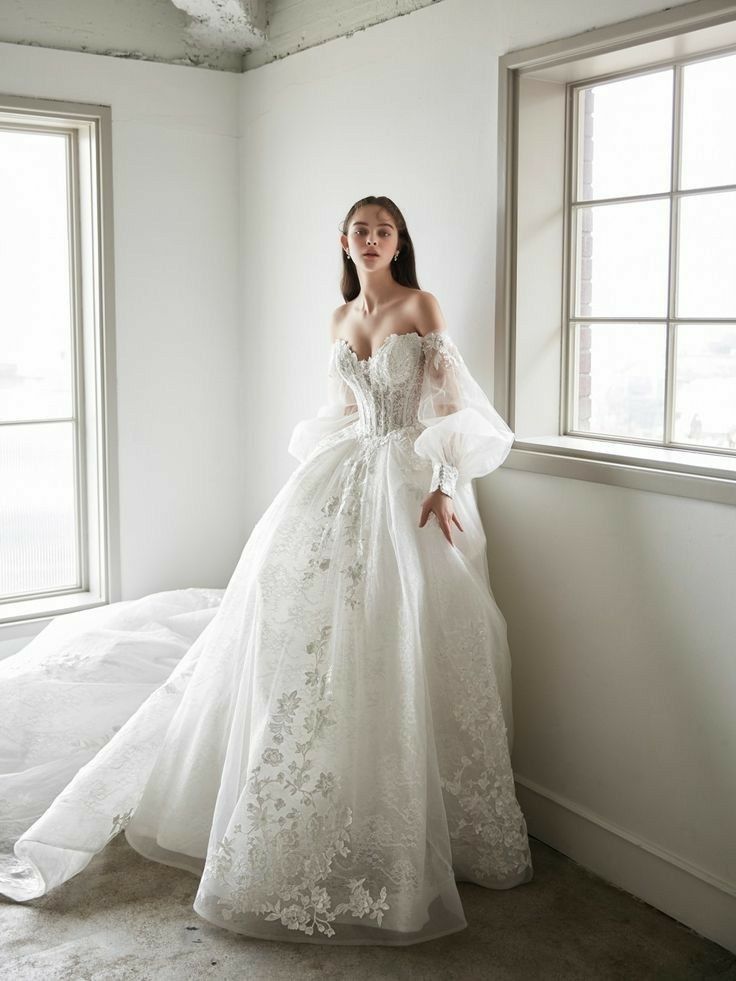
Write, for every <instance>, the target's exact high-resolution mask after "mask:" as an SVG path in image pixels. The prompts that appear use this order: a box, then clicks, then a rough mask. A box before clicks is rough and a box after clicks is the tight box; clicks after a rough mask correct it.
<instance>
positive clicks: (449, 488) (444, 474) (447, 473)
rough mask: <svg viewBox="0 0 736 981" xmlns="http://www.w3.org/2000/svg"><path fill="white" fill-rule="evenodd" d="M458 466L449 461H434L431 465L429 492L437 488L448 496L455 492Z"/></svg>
mask: <svg viewBox="0 0 736 981" xmlns="http://www.w3.org/2000/svg"><path fill="white" fill-rule="evenodd" d="M457 475H458V468H457V467H453V466H452V465H451V464H449V463H435V464H434V466H433V467H432V483H431V484H430V485H429V492H430V494H431V493H432V491H435V490H437V489H439V490H441V491H442V493H443V494H447V496H448V497H453V496H454V494H455V485H456V484H457Z"/></svg>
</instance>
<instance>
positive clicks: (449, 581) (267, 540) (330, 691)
mask: <svg viewBox="0 0 736 981" xmlns="http://www.w3.org/2000/svg"><path fill="white" fill-rule="evenodd" d="M341 243H342V248H343V260H342V261H343V282H342V292H343V297H344V299H345V301H346V302H345V303H344V305H343V306H341V307H340V308H339V309H338V310H336V311H335V313H334V315H333V323H332V338H331V339H332V345H331V348H330V358H329V365H328V399H327V402H326V403H325V405H324V406H323V407H322V408H321V409H320V410H319V412H318V414H317V415H316V417H314V418H312V419H308V420H304V421H302V422H300V423H299V424H298V425H297V426H296V428H295V430H294V432H293V435H292V438H291V442H290V444H289V449H290V451H291V453H292V454H293V455H294V456H296V458H297V459H298V460H299V461H300V465H299V466H298V467H297V468H296V470H295V471H294V472H293V473H292V475H291V476H290V478H289V479H288V480H287V482H286V484H285V485H284V486H283V487H282V488H281V490H280V491H279V493H278V494H277V495H276V497H275V499H274V501H273V502H272V503H271V505H270V506H269V508H268V509H267V510H266V512H265V513H264V514H263V516H262V517H261V519H260V520H259V522H258V523H257V524H256V526H255V528H254V529H253V532H252V534H251V536H250V538H249V539H248V541H247V543H246V545H245V547H244V549H243V552H242V555H241V557H240V560H239V562H238V564H237V567H236V569H235V571H234V573H233V576H232V578H231V580H230V582H229V584H228V587H227V589H226V590H225V591H224V594H223V595H222V597H221V601H219V603H218V600H219V597H213V595H212V591H209V592H208V591H203V594H201V595H195V596H194V599H192V595H191V592H190V591H181V592H182V593H187V597H186V601H187V602H186V603H184V608H183V609H178V608H177V607H176V604H174V608H173V609H172V607H171V606H170V605H169V606H167V605H166V603H167V602H168V601H169V594H165V593H164V594H156V595H155V596H153V597H146V598H145V600H140V601H133V603H132V604H131V603H128V604H112V606H111V607H108V608H106V609H105V610H104V611H90V612H91V613H92V614H93V615H94V616H95V617H96V620H95V623H94V627H95V628H96V629H99V627H100V626H102V627H106V628H107V630H108V636H109V635H110V634H111V635H112V636H116V634H115V631H116V630H117V631H119V632H122V629H123V627H124V628H125V630H126V633H125V636H126V638H127V643H130V639H131V637H132V638H133V639H134V640H135V638H138V637H140V639H141V644H140V645H139V647H138V648H137V649H136V650H137V653H138V661H139V662H140V663H143V664H148V661H147V659H146V653H145V652H148V651H149V650H152V648H151V644H152V643H154V641H155V642H157V643H160V642H161V630H158V631H156V630H154V631H153V632H152V631H151V622H152V619H154V618H155V614H156V611H157V610H158V611H159V613H160V621H161V623H160V626H161V628H162V629H163V628H164V627H165V628H166V630H168V631H169V632H170V631H171V628H172V624H173V623H174V621H175V619H176V618H177V617H178V616H179V614H181V615H182V616H183V617H184V618H186V615H187V613H189V614H192V613H197V612H199V613H200V614H201V617H200V620H199V621H198V623H197V624H195V625H194V626H192V623H191V620H186V623H187V624H188V628H189V632H188V633H186V632H185V640H184V642H183V644H182V645H181V646H182V647H183V648H184V649H185V650H186V653H183V656H180V658H179V659H178V661H177V663H176V666H175V667H174V668H173V670H171V671H170V673H167V674H166V676H165V680H163V679H159V680H160V681H161V683H158V684H157V685H156V687H155V688H154V689H153V690H152V691H150V692H149V691H147V692H146V697H145V698H144V700H142V702H141V703H140V704H139V705H138V706H137V707H135V708H131V706H130V701H129V697H130V696H129V693H128V701H127V702H126V703H125V705H124V708H122V709H121V710H120V713H119V715H120V722H121V723H124V724H121V725H120V726H119V727H118V726H115V727H114V728H115V730H116V731H114V732H106V731H105V727H104V726H101V725H100V723H98V722H95V720H94V713H93V712H92V711H91V710H90V709H89V708H88V710H87V711H84V708H85V704H87V705H89V703H90V701H91V698H92V696H91V694H88V695H85V694H84V692H82V694H81V696H79V697H78V703H79V704H78V707H77V710H76V711H75V715H74V720H75V721H74V722H70V723H69V724H70V725H71V726H72V730H73V732H74V742H75V745H76V746H78V745H79V744H80V743H83V744H84V745H85V746H86V751H87V752H88V753H89V758H88V760H87V762H86V763H84V765H81V766H80V765H79V757H76V762H75V763H74V764H72V768H73V767H74V766H76V767H78V769H77V770H76V772H75V773H74V775H72V774H71V773H70V772H68V771H69V769H70V765H69V763H66V764H62V763H61V762H59V763H58V764H55V763H54V762H53V760H52V759H51V757H52V756H53V751H52V749H51V748H50V747H51V743H52V739H51V738H50V736H49V733H51V735H52V736H59V735H60V732H61V727H60V726H58V725H57V726H54V722H53V720H54V718H55V717H56V716H58V715H59V714H60V713H61V709H60V708H58V707H57V706H56V705H55V699H54V698H53V697H52V696H50V695H49V694H48V693H47V692H46V693H45V694H39V696H38V698H39V699H40V700H43V699H44V698H45V699H46V707H45V708H44V707H43V706H41V707H40V709H41V712H42V714H43V716H44V718H43V722H42V723H38V722H37V721H36V720H37V719H38V716H39V706H37V705H33V704H32V702H33V697H34V696H33V692H34V691H36V690H39V686H38V684H37V685H34V684H33V681H34V680H35V681H36V682H39V678H38V675H39V674H43V677H44V678H45V679H46V680H48V678H49V676H53V677H54V678H56V679H57V680H58V679H59V678H61V681H62V683H64V684H66V685H67V686H69V693H68V696H67V697H68V698H72V700H73V694H72V693H73V692H75V691H77V690H78V689H77V688H76V687H75V685H74V682H75V681H78V682H80V683H81V682H82V680H83V679H85V678H86V677H87V676H88V675H89V673H90V671H96V672H97V676H96V680H97V681H99V680H101V677H105V676H106V672H108V671H112V669H110V668H108V667H106V666H104V665H102V664H101V659H100V657H99V656H98V658H97V661H96V662H95V661H94V658H95V653H94V651H95V650H96V648H95V644H94V643H90V642H89V640H88V641H87V643H86V644H84V643H80V640H79V638H80V636H81V634H80V633H79V632H77V634H74V632H73V631H72V637H73V638H74V639H75V642H76V643H77V645H78V647H77V653H76V654H75V655H74V656H72V657H71V659H70V656H69V643H68V637H67V639H66V640H65V641H64V643H58V644H57V645H56V646H54V643H53V642H52V643H50V644H49V643H47V644H46V646H45V648H44V649H43V650H42V651H41V652H40V654H36V656H35V657H34V656H32V655H33V644H31V645H28V647H27V648H26V649H25V650H24V651H23V652H20V654H18V655H15V656H14V657H13V658H10V659H9V660H8V662H6V663H5V664H3V665H0V678H2V679H3V685H2V691H3V693H4V697H5V698H6V699H8V700H9V704H10V703H11V702H12V704H15V705H17V704H18V700H17V691H16V690H15V689H14V685H17V684H18V683H20V684H22V685H25V687H24V688H23V697H22V698H21V700H20V702H21V705H22V706H23V709H22V712H21V713H19V712H18V710H17V708H16V713H15V719H11V721H10V722H9V723H8V724H7V725H8V728H7V729H6V731H5V733H3V734H2V737H3V740H4V741H3V744H2V747H3V752H2V754H1V755H2V757H4V758H5V759H6V761H7V766H6V768H5V772H6V777H4V778H0V838H1V837H2V828H3V821H4V822H5V829H6V831H5V837H6V839H7V838H8V837H11V838H13V839H16V838H17V841H15V850H14V855H13V856H12V858H11V859H10V860H9V861H7V862H6V865H5V866H4V872H3V869H2V867H0V892H3V893H4V894H5V895H7V896H10V897H11V898H14V899H17V900H27V899H33V898H35V897H37V896H40V895H42V894H44V893H45V892H48V891H49V889H51V888H54V887H55V886H57V885H59V884H60V883H61V882H64V881H65V880H67V879H68V878H70V877H71V876H72V875H75V874H77V873H78V872H79V871H81V869H83V868H84V866H85V865H86V864H87V863H88V862H89V859H90V857H91V856H92V855H93V854H94V853H96V852H98V851H99V850H100V849H101V848H103V847H104V845H105V844H106V842H107V841H109V840H110V839H111V838H112V837H114V836H115V835H116V834H117V833H118V832H119V831H121V830H123V829H124V830H125V836H126V839H127V840H128V842H129V843H130V844H131V845H132V846H133V848H135V849H137V850H138V851H139V852H140V853H141V854H143V855H145V856H147V857H149V858H151V859H154V860H156V861H160V862H164V863H166V864H170V865H174V866H177V867H179V868H183V869H187V870H189V871H191V872H193V873H194V874H195V875H197V876H198V877H199V886H198V889H197V893H196V896H195V900H194V909H195V911H196V912H197V913H199V914H200V915H201V916H202V917H204V918H205V919H207V920H209V921H211V922H212V923H215V924H218V925H220V926H223V927H226V928H229V929H231V930H234V931H237V932H240V933H243V934H247V935H249V936H254V937H263V938H268V939H277V940H283V939H288V940H297V941H304V942H322V943H334V944H359V943H368V944H393V945H398V944H409V943H415V942H418V941H424V940H430V939H433V938H435V937H439V936H442V935H444V934H448V933H453V932H456V931H458V930H462V929H463V928H464V927H465V926H467V923H466V920H465V916H464V914H463V908H462V904H461V902H460V898H459V895H458V891H457V886H456V881H461V880H462V881H471V882H476V883H478V884H480V885H483V886H487V887H489V888H492V889H505V888H510V887H512V886H515V885H518V884H520V883H523V882H527V881H529V880H530V879H531V877H532V864H531V858H530V854H529V844H528V839H527V830H526V824H525V821H524V817H523V815H522V813H521V810H520V808H519V805H518V802H517V800H516V797H515V792H514V783H513V775H512V771H511V765H510V760H509V750H510V745H511V739H512V715H511V675H510V658H509V651H508V646H507V641H506V623H505V621H504V618H503V616H502V615H501V613H500V612H499V610H498V608H497V606H496V604H495V601H494V599H493V596H492V593H491V590H490V586H489V580H488V569H487V564H486V542H485V536H484V533H483V529H482V526H481V523H480V518H479V515H478V509H477V505H476V501H475V496H474V491H473V486H472V479H473V478H474V477H477V476H480V475H482V474H485V473H488V472H490V471H491V470H493V469H494V468H496V467H498V466H499V465H500V464H501V463H502V462H503V460H504V459H505V457H506V455H507V454H508V451H509V449H510V446H511V443H512V441H513V433H512V432H511V431H510V429H509V428H508V426H506V424H505V423H504V422H503V420H502V419H501V418H500V416H499V415H498V414H497V413H496V412H495V410H494V409H493V407H492V406H491V405H490V403H489V401H488V399H487V398H486V396H485V395H484V393H483V392H482V390H481V389H480V387H479V386H478V385H477V383H476V382H475V381H474V380H473V378H472V377H471V376H470V374H469V372H468V370H467V368H466V367H465V364H464V362H463V360H462V357H461V355H460V353H459V351H458V349H457V347H456V346H455V344H454V343H453V341H452V339H451V338H450V336H449V335H448V333H447V331H446V329H445V325H444V323H443V320H442V315H441V312H440V310H439V306H438V304H437V301H436V300H435V298H434V297H433V296H432V295H431V294H430V293H426V292H423V291H421V290H420V289H419V285H418V282H417V278H416V274H415V268H414V251H413V246H412V242H411V238H410V236H409V233H408V231H407V228H406V223H405V222H404V219H403V217H402V215H401V212H400V211H399V209H398V208H397V207H396V205H395V204H394V203H393V202H392V201H391V200H390V199H388V198H384V197H381V198H376V197H370V198H365V199H363V200H362V201H358V202H357V203H356V204H355V205H353V207H352V208H351V209H350V211H349V212H348V215H347V217H346V219H345V222H344V224H343V228H342V235H341ZM195 592H196V591H195ZM171 595H172V596H173V597H174V598H175V599H176V601H177V603H178V601H179V599H180V595H179V593H178V592H177V593H174V594H171ZM146 602H147V603H148V606H147V608H146V610H145V612H144V613H143V614H142V615H141V616H140V617H139V618H138V619H137V620H136V615H137V606H136V604H138V605H140V604H144V603H146ZM187 603H188V604H189V608H188V607H187ZM192 604H193V609H192V608H191V607H192ZM213 609H215V612H214V613H213ZM115 617H118V619H117V620H115V619H114V618H115ZM121 618H122V619H121ZM167 618H168V619H167ZM67 619H68V618H60V620H67ZM56 622H57V621H55V622H54V623H53V624H51V625H50V626H49V628H47V630H46V631H43V632H42V633H41V634H40V635H39V637H38V638H36V641H39V642H41V639H42V638H43V637H44V634H47V633H49V631H51V628H52V627H54V625H55V623H56ZM78 622H79V620H78ZM154 625H155V626H156V624H154ZM179 629H181V628H180V627H179ZM67 633H68V632H67ZM154 635H155V636H154ZM167 636H168V635H167ZM80 648H81V649H82V650H83V651H86V652H87V656H86V657H85V656H83V655H79V654H78V650H79V649H80ZM141 652H144V653H141ZM152 659H153V658H152ZM102 660H104V658H103V659H102ZM113 660H114V659H113ZM128 660H131V657H130V652H128ZM132 660H133V662H134V663H137V662H135V659H134V658H133V659H132ZM105 663H107V662H105ZM90 665H92V667H91V666H90ZM34 671H35V672H36V675H35V676H34V675H33V672H34ZM29 672H30V678H29ZM19 679H20V680H19ZM127 680H130V678H129V677H128V679H127ZM148 680H149V682H150V677H149V679H148ZM85 698H86V703H85ZM114 701H115V698H114V697H112V698H111V702H114ZM0 708H2V706H0ZM106 719H107V722H106V724H109V720H110V715H109V712H106ZM34 727H36V728H35V729H34ZM39 727H40V729H41V730H42V732H43V734H44V736H45V738H43V737H39V738H38V739H36V740H35V741H34V739H33V738H31V739H30V742H31V743H32V744H34V746H35V750H34V754H35V755H33V758H32V759H31V760H30V761H29V756H28V754H27V753H26V754H25V755H24V752H25V750H24V749H23V748H19V747H18V746H17V745H14V744H13V733H14V732H17V731H18V730H22V731H23V732H24V733H25V734H26V735H28V734H31V735H32V736H33V735H38V732H37V730H38V729H39ZM64 733H65V734H67V735H68V725H65V727H64ZM85 740H86V743H85ZM95 740H97V742H95ZM28 741H29V740H27V739H24V740H23V742H24V745H25V743H27V742H28ZM16 742H17V739H16ZM100 743H102V744H103V745H102V747H101V748H99V744H100ZM39 746H41V747H42V748H41V749H39ZM90 746H91V747H92V748H91V749H90V748H89V747H90ZM8 747H11V748H10V749H9V748H8ZM44 747H45V748H44ZM44 754H46V755H45V756H44ZM44 765H46V768H47V770H48V769H49V768H50V769H51V770H52V771H54V770H55V768H56V770H58V771H59V772H57V773H56V785H54V789H53V794H51V793H50V791H49V789H48V788H49V787H51V786H52V785H53V784H54V781H53V780H49V781H47V782H46V783H45V786H46V788H47V789H46V793H47V796H48V800H46V801H44V802H43V809H39V800H40V798H41V797H42V794H40V793H35V797H34V792H35V791H38V788H39V786H40V781H41V777H40V773H41V769H42V768H43V766H44ZM64 766H66V771H65V770H64ZM39 767H41V769H39ZM59 774H61V776H60V775H59ZM70 778H71V779H70ZM2 781H4V782H2ZM21 788H22V790H23V793H24V794H25V797H24V801H25V812H24V811H23V808H22V807H19V806H18V805H17V803H16V804H15V805H14V804H13V803H12V801H13V792H14V791H18V790H19V789H21ZM34 807H35V810H36V812H37V813H36V814H35V815H34V814H33V811H34ZM29 815H30V816H31V817H35V820H34V822H33V824H32V825H31V826H30V827H28V823H30V822H29V821H28V818H29ZM38 815H40V816H38ZM24 816H25V818H26V823H25V826H24V828H23V818H24ZM8 828H11V829H12V833H10V832H9V831H8ZM26 829H27V830H26ZM21 831H22V833H21Z"/></svg>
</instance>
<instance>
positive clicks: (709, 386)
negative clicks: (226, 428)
mask: <svg viewBox="0 0 736 981" xmlns="http://www.w3.org/2000/svg"><path fill="white" fill-rule="evenodd" d="M674 438H675V440H676V441H677V442H678V443H694V444H698V445H700V446H720V447H723V448H724V449H729V450H736V324H728V325H724V324H680V325H679V326H678V328H677V360H676V381H675V425H674Z"/></svg>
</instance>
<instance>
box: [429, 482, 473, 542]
mask: <svg viewBox="0 0 736 981" xmlns="http://www.w3.org/2000/svg"><path fill="white" fill-rule="evenodd" d="M430 514H434V516H435V517H436V518H437V522H438V524H439V526H440V528H441V529H442V533H443V534H444V536H445V538H446V539H447V540H448V542H449V543H450V545H452V546H453V548H454V542H453V540H452V535H451V534H450V527H451V524H452V522H453V521H454V522H455V524H456V525H457V526H458V528H459V529H460V531H464V530H465V529H464V528H463V526H462V525H461V524H460V522H459V521H458V517H457V515H456V514H455V509H454V507H453V503H452V498H451V497H448V495H447V494H443V493H442V491H441V490H440V489H439V488H438V489H437V490H434V491H432V493H431V494H430V495H429V496H428V497H426V498H425V499H424V503H423V504H422V514H421V517H420V519H419V527H420V528H423V527H424V526H425V525H426V523H427V518H428V517H429V515H430Z"/></svg>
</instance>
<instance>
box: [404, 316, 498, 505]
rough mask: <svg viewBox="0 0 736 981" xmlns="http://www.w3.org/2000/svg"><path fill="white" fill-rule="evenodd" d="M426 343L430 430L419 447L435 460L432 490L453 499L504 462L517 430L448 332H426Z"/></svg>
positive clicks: (424, 411) (425, 415)
mask: <svg viewBox="0 0 736 981" xmlns="http://www.w3.org/2000/svg"><path fill="white" fill-rule="evenodd" d="M422 344H423V346H424V375H423V378H422V388H421V394H420V398H419V408H418V417H419V422H420V423H421V424H422V425H423V426H424V427H425V428H424V429H423V430H422V431H421V432H420V433H419V435H418V436H417V438H416V440H415V442H414V450H415V451H416V453H417V454H418V455H419V456H421V457H424V459H426V460H429V461H430V462H431V463H432V464H433V467H432V481H431V484H430V487H429V490H430V492H431V491H433V490H436V489H437V488H439V489H440V490H441V491H442V492H443V493H444V494H447V495H448V496H449V497H452V496H453V495H454V493H455V488H456V486H457V484H458V483H461V484H462V483H464V482H466V481H467V482H469V481H471V480H472V479H473V478H474V477H481V476H483V475H484V474H487V473H490V472H491V471H492V470H495V469H496V468H497V467H500V466H501V464H502V463H503V461H504V460H505V459H506V457H507V456H508V454H509V451H510V449H511V445H512V443H513V442H514V434H513V432H512V431H511V429H509V427H508V426H507V425H506V423H505V422H504V421H503V419H502V418H501V416H500V415H499V414H498V412H496V410H495V409H494V408H493V406H492V405H491V403H490V401H489V399H488V398H487V396H486V394H485V392H484V391H483V389H482V388H481V387H480V385H479V384H478V383H477V382H476V380H475V379H474V378H473V376H472V375H471V374H470V372H469V371H468V368H467V366H466V364H465V362H464V361H463V359H462V356H461V354H460V352H459V350H458V348H457V346H456V345H455V343H454V341H453V340H452V338H451V337H449V336H448V334H447V332H445V331H442V332H438V331H433V332H431V333H429V334H425V335H424V336H423V337H422Z"/></svg>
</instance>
